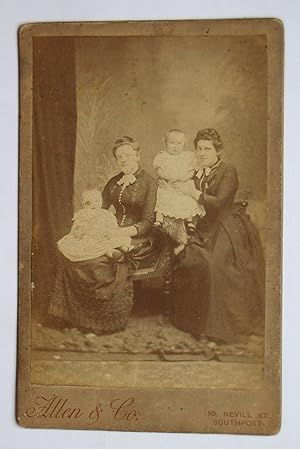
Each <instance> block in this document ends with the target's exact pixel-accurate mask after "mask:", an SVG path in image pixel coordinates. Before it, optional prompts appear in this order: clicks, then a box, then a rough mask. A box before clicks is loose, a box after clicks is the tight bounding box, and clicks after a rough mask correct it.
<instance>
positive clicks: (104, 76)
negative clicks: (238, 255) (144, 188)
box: [33, 36, 267, 302]
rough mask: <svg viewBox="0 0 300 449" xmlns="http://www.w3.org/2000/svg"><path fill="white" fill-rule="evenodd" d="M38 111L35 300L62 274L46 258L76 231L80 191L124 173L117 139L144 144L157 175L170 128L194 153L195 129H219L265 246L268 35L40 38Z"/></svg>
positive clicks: (143, 150) (36, 81) (144, 157)
mask: <svg viewBox="0 0 300 449" xmlns="http://www.w3.org/2000/svg"><path fill="white" fill-rule="evenodd" d="M45 74H47V76H45ZM33 106H34V129H33V155H34V170H33V171H34V179H33V200H34V211H33V222H34V236H33V252H34V256H33V257H34V258H33V266H34V270H33V272H34V273H35V281H36V284H37V285H36V287H37V288H36V291H35V294H34V297H35V298H37V302H40V301H41V299H38V298H40V294H43V296H45V295H48V291H49V290H50V288H51V287H50V286H51V282H52V280H53V276H54V273H55V266H54V264H53V260H54V259H53V258H52V257H51V258H50V257H47V255H49V254H54V252H55V245H56V241H57V240H58V239H59V238H61V237H62V235H64V234H65V233H66V232H68V231H69V227H70V219H71V218H72V214H73V210H74V209H75V210H76V209H77V208H78V207H79V205H80V200H79V199H80V194H81V192H82V191H83V190H85V189H86V188H90V187H98V188H100V189H101V188H102V187H103V186H104V184H105V182H106V181H107V180H108V179H109V178H110V177H111V176H112V175H114V174H116V173H117V172H118V171H117V166H116V164H115V162H114V160H113V156H112V153H111V149H112V146H113V142H114V141H115V140H116V138H117V137H119V136H120V135H124V134H125V135H129V136H133V137H135V138H136V139H137V140H138V141H139V142H140V145H141V157H142V160H143V165H144V167H145V169H146V170H148V171H149V172H151V173H152V174H153V175H155V174H154V170H153V168H152V160H153V158H154V156H155V154H156V153H158V152H159V151H160V150H161V149H162V146H163V139H164V135H165V133H166V131H167V130H168V129H170V128H180V129H182V130H183V131H184V132H185V134H186V136H187V146H186V147H187V149H192V148H193V144H192V142H193V138H194V136H195V133H196V131H197V130H199V129H201V128H205V127H210V128H216V129H217V130H218V132H219V133H220V135H221V137H222V139H223V142H224V153H223V158H224V160H227V159H228V161H230V162H232V163H233V164H234V165H235V166H236V168H237V170H238V173H239V180H240V188H239V192H238V195H237V199H239V200H241V199H247V200H248V202H249V207H248V210H249V213H250V215H251V218H252V219H253V221H254V223H255V224H256V225H257V227H258V229H259V231H260V234H261V237H262V241H264V223H265V196H266V178H265V174H266V146H267V112H266V111H267V59H266V42H265V39H264V37H257V36H256V37H251V36H241V37H223V36H222V37H209V36H208V37H140V36H139V37H101V38H98V37H97V38H95V37H91V38H89V37H86V38H69V37H60V38H35V39H34V102H33ZM50 260H51V261H52V264H51V262H50ZM41 261H42V262H43V263H41ZM43 301H46V298H44V299H43Z"/></svg>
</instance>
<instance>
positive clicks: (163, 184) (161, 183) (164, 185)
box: [158, 179, 168, 189]
mask: <svg viewBox="0 0 300 449" xmlns="http://www.w3.org/2000/svg"><path fill="white" fill-rule="evenodd" d="M158 186H159V187H160V188H161V189H167V188H168V182H167V181H166V180H165V179H159V180H158Z"/></svg>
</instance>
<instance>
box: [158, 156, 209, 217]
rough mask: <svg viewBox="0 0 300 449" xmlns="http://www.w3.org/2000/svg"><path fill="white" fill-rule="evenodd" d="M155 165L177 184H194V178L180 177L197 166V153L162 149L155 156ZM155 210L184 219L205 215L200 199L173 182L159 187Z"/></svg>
mask: <svg viewBox="0 0 300 449" xmlns="http://www.w3.org/2000/svg"><path fill="white" fill-rule="evenodd" d="M153 166H154V167H155V168H157V169H158V168H161V169H162V170H163V171H164V173H165V175H166V177H167V178H171V179H172V180H174V181H176V184H177V185H178V184H179V183H180V182H182V183H184V184H186V183H192V184H194V181H193V180H192V179H189V180H188V181H179V180H180V178H182V177H184V176H186V175H187V174H188V173H191V171H194V170H196V168H197V164H196V159H195V155H194V153H193V152H192V151H182V152H181V153H178V154H169V153H167V152H166V151H161V152H160V153H158V154H157V155H156V156H155V158H154V160H153ZM191 176H192V175H191ZM155 210H156V212H159V213H162V214H163V215H167V216H169V217H175V218H183V219H184V218H190V217H195V216H196V215H199V216H200V217H203V216H204V215H205V209H204V207H203V206H202V205H201V204H199V203H198V201H196V200H195V199H194V198H191V197H190V196H188V195H186V194H185V193H183V192H180V191H178V190H176V189H175V188H174V187H172V183H171V182H169V183H168V187H167V188H160V187H158V189H157V200H156V206H155Z"/></svg>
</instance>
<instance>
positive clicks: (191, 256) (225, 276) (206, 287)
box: [174, 207, 265, 342]
mask: <svg viewBox="0 0 300 449" xmlns="http://www.w3.org/2000/svg"><path fill="white" fill-rule="evenodd" d="M264 273H265V266H264V257H263V251H262V246H261V242H260V239H259V235H258V232H257V230H256V228H255V226H254V225H253V224H252V222H251V220H250V218H249V216H248V215H247V214H246V213H245V211H244V210H243V208H242V207H234V208H233V210H232V211H231V212H230V213H229V214H228V215H227V216H226V217H223V219H222V220H220V222H219V223H218V225H217V227H216V228H215V229H214V232H213V233H211V234H209V233H207V232H202V231H201V228H200V229H199V230H198V233H197V236H194V237H193V238H191V239H190V244H189V245H188V246H187V247H186V249H185V252H184V253H183V254H182V255H181V257H180V258H179V259H178V261H177V269H176V271H175V273H174V274H175V298H174V301H175V319H174V324H175V325H177V326H178V327H180V328H181V329H184V330H187V331H189V332H191V333H192V334H194V335H195V336H197V335H201V333H203V334H205V335H206V336H208V337H210V338H212V339H215V340H220V341H225V342H233V341H238V340H239V339H240V337H241V336H245V335H250V334H253V333H254V334H261V333H262V332H263V329H264V290H265V288H264V286H265V275H264Z"/></svg>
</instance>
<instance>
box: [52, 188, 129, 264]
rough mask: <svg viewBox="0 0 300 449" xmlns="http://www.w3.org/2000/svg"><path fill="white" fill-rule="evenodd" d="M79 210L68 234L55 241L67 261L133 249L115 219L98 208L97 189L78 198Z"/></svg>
mask: <svg viewBox="0 0 300 449" xmlns="http://www.w3.org/2000/svg"><path fill="white" fill-rule="evenodd" d="M81 202H82V206H83V207H82V209H80V210H79V211H78V212H76V213H75V214H74V217H73V225H72V228H71V231H70V232H69V234H67V235H65V236H64V237H63V238H62V239H60V240H59V241H58V242H57V247H58V249H59V251H60V252H61V253H62V254H63V255H64V256H65V257H66V258H67V259H69V260H70V261H72V262H78V261H84V260H90V259H95V258H96V257H100V256H104V255H106V256H108V257H112V258H114V257H116V258H119V257H120V252H119V251H117V250H116V249H118V250H121V251H122V252H125V253H127V252H128V251H130V250H131V249H132V248H133V246H132V245H131V238H130V237H127V236H124V235H123V234H122V232H120V230H121V228H119V226H118V224H117V219H116V217H115V216H114V215H113V214H112V213H111V212H109V211H108V210H106V209H102V195H101V192H100V191H99V190H96V189H94V190H87V191H85V192H83V193H82V196H81Z"/></svg>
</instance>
